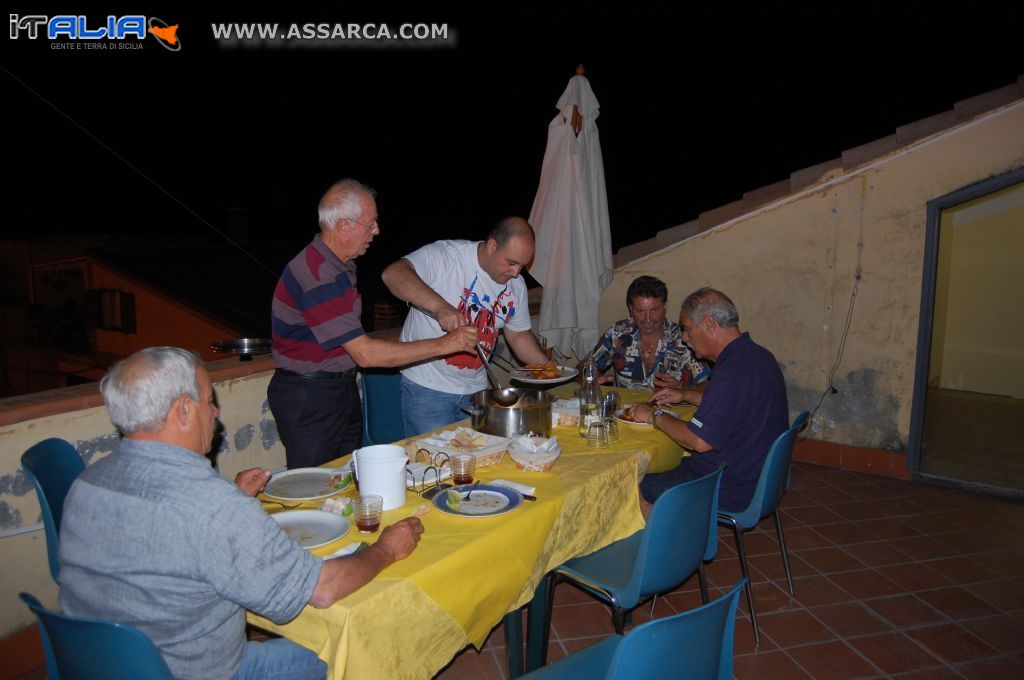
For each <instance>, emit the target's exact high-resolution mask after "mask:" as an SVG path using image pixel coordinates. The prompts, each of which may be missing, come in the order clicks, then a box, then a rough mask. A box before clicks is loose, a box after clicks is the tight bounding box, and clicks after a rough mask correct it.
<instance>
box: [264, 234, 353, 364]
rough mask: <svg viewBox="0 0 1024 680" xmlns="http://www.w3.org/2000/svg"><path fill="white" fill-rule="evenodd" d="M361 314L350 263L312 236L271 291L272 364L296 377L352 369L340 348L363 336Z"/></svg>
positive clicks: (350, 261) (351, 263) (319, 238)
mask: <svg viewBox="0 0 1024 680" xmlns="http://www.w3.org/2000/svg"><path fill="white" fill-rule="evenodd" d="M361 313H362V300H361V299H360V297H359V291H358V290H356V263H355V261H354V260H349V261H348V262H342V261H341V260H340V259H338V256H337V255H335V254H334V253H333V252H331V249H330V248H328V247H327V244H326V243H324V241H323V238H321V236H320V235H319V234H317V236H316V237H315V238H314V239H313V242H312V243H310V244H309V245H308V246H306V248H305V249H304V250H303V251H302V252H301V253H299V254H298V255H296V256H295V258H294V259H293V260H292V261H291V262H289V263H288V266H287V267H285V270H284V273H283V274H281V278H280V280H278V282H277V288H276V289H275V290H274V301H273V304H272V306H271V323H272V329H273V350H274V365H275V366H277V367H278V368H283V369H286V370H289V371H294V372H295V373H313V372H315V371H346V370H348V369H350V368H354V367H355V365H356V364H355V361H353V360H352V357H351V356H349V354H348V352H346V351H345V348H344V347H342V345H344V344H345V343H346V342H349V341H350V340H353V339H355V338H358V337H359V336H361V335H363V334H364V333H365V331H363V325H362V322H361V321H360V314H361Z"/></svg>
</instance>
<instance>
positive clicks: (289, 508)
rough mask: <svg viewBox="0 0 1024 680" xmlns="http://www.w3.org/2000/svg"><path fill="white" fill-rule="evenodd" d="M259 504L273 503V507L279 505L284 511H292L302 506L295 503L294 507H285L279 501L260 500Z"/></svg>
mask: <svg viewBox="0 0 1024 680" xmlns="http://www.w3.org/2000/svg"><path fill="white" fill-rule="evenodd" d="M260 502H261V503H273V504H274V505H280V506H281V507H282V508H284V509H285V510H294V509H295V508H297V507H299V506H300V505H302V503H296V504H295V505H285V504H284V503H282V502H281V501H265V500H262V499H260Z"/></svg>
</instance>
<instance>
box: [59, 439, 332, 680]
mask: <svg viewBox="0 0 1024 680" xmlns="http://www.w3.org/2000/svg"><path fill="white" fill-rule="evenodd" d="M59 557H60V564H61V572H60V581H61V590H60V605H61V608H62V609H63V610H64V611H65V612H67V613H69V614H73V615H76V616H85V617H90V618H98V619H105V620H110V621H116V622H118V623H125V624H129V625H132V626H135V627H136V628H139V629H140V630H141V631H142V632H144V633H145V634H146V635H148V636H149V638H150V639H151V640H153V642H154V643H155V644H156V646H157V647H158V648H159V649H160V651H161V653H162V654H163V656H164V658H165V659H166V660H167V663H168V665H169V666H170V667H171V671H172V672H173V673H174V676H175V677H180V678H203V679H204V680H205V679H206V678H230V677H232V676H233V675H234V673H235V671H236V670H237V669H238V665H239V663H240V661H241V658H242V651H243V648H244V646H245V610H246V609H248V610H251V611H254V612H256V613H258V614H260V615H262V616H265V617H266V618H268V619H270V620H272V621H275V622H279V623H280V622H285V621H288V620H290V619H292V618H294V617H295V616H296V615H297V614H298V613H299V612H300V611H301V610H302V607H303V606H304V605H305V604H306V603H307V602H308V601H309V598H310V597H311V596H312V594H313V590H314V589H315V587H316V583H317V580H318V579H319V577H320V567H321V565H322V564H323V563H322V561H321V560H320V559H319V558H317V557H314V556H312V555H310V554H309V553H307V552H306V551H305V550H303V549H302V548H300V547H299V545H298V544H297V543H295V542H294V541H292V540H291V539H289V538H288V537H287V536H286V535H285V534H284V532H283V531H282V530H281V529H280V527H278V525H277V523H276V522H275V521H274V520H273V519H271V518H270V516H269V515H267V514H266V513H265V512H264V511H263V509H262V507H261V506H260V503H259V501H257V500H256V499H254V498H250V497H248V496H246V495H245V494H243V493H242V492H241V491H240V490H239V489H238V487H236V486H235V485H234V484H232V483H231V482H229V481H227V480H225V479H223V478H222V477H220V475H218V474H217V473H216V472H215V471H214V470H213V469H212V468H211V467H210V463H209V462H208V461H207V460H206V458H204V457H203V456H200V455H197V454H195V453H193V452H191V451H187V450H185V449H181V448H178V447H175V446H169V445H167V444H162V443H159V442H151V441H137V440H131V439H124V440H122V441H121V445H120V446H119V448H118V450H117V451H116V452H115V453H113V454H111V455H110V456H108V457H107V458H104V459H103V460H101V461H99V462H98V463H96V464H95V465H92V466H90V467H89V468H88V469H86V470H85V471H84V472H83V473H82V475H81V477H79V478H78V479H77V480H76V481H75V484H74V486H73V487H72V488H71V492H70V493H69V494H68V498H67V501H66V502H65V505H64V519H63V520H62V524H61V534H60V552H59Z"/></svg>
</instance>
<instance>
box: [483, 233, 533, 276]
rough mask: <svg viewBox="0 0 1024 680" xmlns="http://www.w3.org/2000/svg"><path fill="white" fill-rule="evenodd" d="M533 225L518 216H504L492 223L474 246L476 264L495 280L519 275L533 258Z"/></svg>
mask: <svg viewBox="0 0 1024 680" xmlns="http://www.w3.org/2000/svg"><path fill="white" fill-rule="evenodd" d="M533 247H534V236H533V227H531V226H530V223H529V222H527V221H526V220H524V219H523V218H522V217H506V218H505V219H503V220H502V221H501V222H498V223H497V224H496V225H494V228H493V229H491V232H490V233H489V234H488V235H487V240H486V241H485V242H483V243H481V244H480V245H479V246H478V248H477V258H478V260H479V262H480V266H481V267H482V268H483V270H484V271H485V272H487V274H488V276H490V277H491V278H492V279H494V281H496V282H497V283H508V282H509V281H510V280H512V279H514V278H516V277H517V276H519V273H520V272H521V271H522V269H523V267H525V266H526V265H528V264H529V263H530V262H531V261H532V260H533Z"/></svg>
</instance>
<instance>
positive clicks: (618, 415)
mask: <svg viewBox="0 0 1024 680" xmlns="http://www.w3.org/2000/svg"><path fill="white" fill-rule="evenodd" d="M625 411H626V409H624V408H620V409H619V410H618V411H616V412H615V414H614V416H613V417H614V418H615V420H617V421H619V422H620V423H624V424H626V425H632V426H633V427H647V428H650V427H654V426H653V425H651V424H650V423H640V422H637V421H635V420H626V419H625V418H623V417H622V416H623V413H625ZM662 413H664V414H665V415H667V416H672V417H673V418H675V419H676V420H679V414H678V413H675V412H673V411H669V410H664V411H662Z"/></svg>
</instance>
